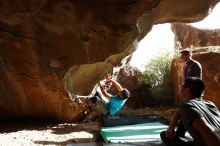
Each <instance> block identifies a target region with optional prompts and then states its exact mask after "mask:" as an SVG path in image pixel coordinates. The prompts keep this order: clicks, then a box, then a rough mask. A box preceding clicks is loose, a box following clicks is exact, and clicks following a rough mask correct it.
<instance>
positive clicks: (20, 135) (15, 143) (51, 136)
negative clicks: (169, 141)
mask: <svg viewBox="0 0 220 146" xmlns="http://www.w3.org/2000/svg"><path fill="white" fill-rule="evenodd" d="M173 111H174V109H170V108H155V109H149V108H146V109H141V110H138V111H136V113H137V114H140V113H141V114H155V115H162V116H164V117H167V118H170V116H171V115H172V113H173ZM100 127H101V123H100V122H97V121H96V122H92V120H89V122H88V121H87V122H82V123H27V122H26V123H0V146H35V145H37V146H39V145H48V146H54V145H67V144H68V143H72V142H76V143H83V142H94V141H101V142H102V138H101V136H100V133H99V130H100Z"/></svg>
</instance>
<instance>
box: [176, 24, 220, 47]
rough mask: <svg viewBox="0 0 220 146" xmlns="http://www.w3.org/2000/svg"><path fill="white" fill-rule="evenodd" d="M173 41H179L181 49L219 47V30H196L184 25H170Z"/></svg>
mask: <svg viewBox="0 0 220 146" xmlns="http://www.w3.org/2000/svg"><path fill="white" fill-rule="evenodd" d="M172 31H173V32H174V34H175V41H179V42H180V43H181V45H182V47H183V48H187V47H191V46H194V47H203V46H220V28H219V29H213V30H212V29H198V28H195V27H193V26H191V25H187V24H185V23H174V24H172Z"/></svg>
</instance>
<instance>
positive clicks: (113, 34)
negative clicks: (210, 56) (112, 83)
mask: <svg viewBox="0 0 220 146" xmlns="http://www.w3.org/2000/svg"><path fill="white" fill-rule="evenodd" d="M216 2H217V0H190V1H185V0H163V1H160V0H141V1H140V0H123V1H119V0H111V1H106V0H95V1H91V0H74V1H73V0H64V1H60V0H30V1H3V0H1V1H0V13H1V15H0V80H1V82H0V109H1V110H0V119H1V120H5V119H13V120H16V119H22V120H23V119H24V118H27V119H33V118H37V119H56V120H62V121H69V120H73V121H76V120H78V119H79V118H80V116H81V110H82V108H81V107H80V106H78V105H77V104H75V103H74V102H73V101H72V100H71V98H70V96H69V94H70V95H71V96H74V95H75V94H88V93H89V92H90V91H91V89H92V86H93V85H94V83H95V82H96V81H97V80H99V79H100V78H101V77H102V75H103V74H104V73H105V72H108V71H110V70H111V68H112V67H113V66H115V65H117V64H119V63H120V61H121V59H122V58H124V57H125V56H127V55H129V54H131V53H132V51H133V49H134V46H133V42H134V41H135V40H136V39H137V40H140V39H141V38H142V37H144V36H145V35H146V34H147V33H148V31H149V30H150V29H151V27H152V25H153V24H157V23H165V22H175V21H182V22H193V21H198V20H200V19H201V18H203V17H205V16H206V15H207V12H208V10H209V9H210V8H213V6H214V5H215V4H216ZM64 85H65V87H64ZM66 89H67V90H68V92H69V94H68V92H67V91H66Z"/></svg>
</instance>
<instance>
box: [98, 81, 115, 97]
mask: <svg viewBox="0 0 220 146" xmlns="http://www.w3.org/2000/svg"><path fill="white" fill-rule="evenodd" d="M98 84H99V87H100V90H101V92H102V94H103V95H104V96H105V97H106V98H108V99H109V98H110V97H111V96H112V95H111V94H109V93H108V92H106V90H105V88H104V87H103V86H102V85H101V83H100V82H98Z"/></svg>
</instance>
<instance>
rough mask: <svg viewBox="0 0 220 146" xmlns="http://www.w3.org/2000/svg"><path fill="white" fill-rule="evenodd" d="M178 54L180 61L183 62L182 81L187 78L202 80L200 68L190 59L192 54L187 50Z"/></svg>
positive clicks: (197, 63) (196, 62)
mask: <svg viewBox="0 0 220 146" xmlns="http://www.w3.org/2000/svg"><path fill="white" fill-rule="evenodd" d="M180 53H181V58H182V60H183V61H184V62H185V65H184V67H183V77H184V79H186V78H188V77H198V78H200V79H202V66H201V64H200V63H199V62H198V61H196V60H194V59H192V52H191V51H190V50H189V49H184V50H182V51H181V52H180Z"/></svg>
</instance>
